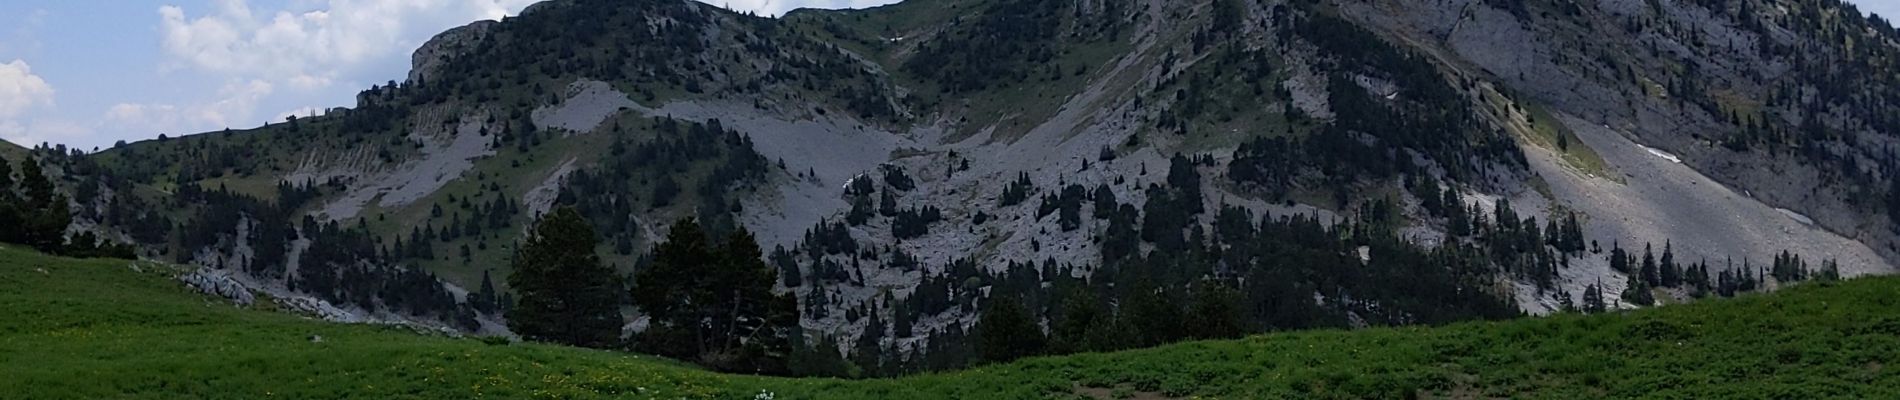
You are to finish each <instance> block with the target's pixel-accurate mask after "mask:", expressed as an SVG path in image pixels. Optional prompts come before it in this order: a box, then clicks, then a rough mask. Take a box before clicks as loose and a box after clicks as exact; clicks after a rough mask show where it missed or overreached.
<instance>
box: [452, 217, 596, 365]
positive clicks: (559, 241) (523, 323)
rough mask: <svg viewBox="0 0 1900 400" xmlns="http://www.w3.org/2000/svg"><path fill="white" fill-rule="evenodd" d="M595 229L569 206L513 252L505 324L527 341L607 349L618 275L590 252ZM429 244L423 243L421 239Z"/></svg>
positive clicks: (538, 225)
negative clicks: (511, 303) (510, 302)
mask: <svg viewBox="0 0 1900 400" xmlns="http://www.w3.org/2000/svg"><path fill="white" fill-rule="evenodd" d="M596 240H597V239H596V238H595V237H594V228H593V227H592V226H590V225H588V224H587V221H585V220H583V219H581V215H580V213H579V212H576V211H575V210H574V209H573V208H569V207H562V208H559V209H556V210H554V211H553V212H551V213H549V214H547V216H545V217H543V218H542V219H541V221H540V222H539V223H536V224H535V226H534V229H533V230H532V231H530V232H529V236H528V240H527V242H526V243H525V244H523V245H522V246H521V249H520V250H518V251H516V253H515V259H514V262H513V263H512V265H513V267H514V272H513V273H512V274H509V275H508V286H509V287H510V288H512V289H513V290H514V292H515V293H517V294H518V295H519V296H520V298H518V299H516V303H515V305H514V307H512V308H511V309H510V310H509V311H508V328H509V329H511V330H513V331H514V332H515V333H517V334H520V335H521V336H522V337H525V338H528V339H531V340H540V341H550V342H556V343H563V344H569V345H575V346H586V347H606V346H609V345H613V344H614V342H615V341H616V340H617V339H618V338H619V337H620V326H621V324H622V319H621V317H620V294H619V290H620V288H621V282H620V278H619V277H618V276H616V275H614V273H613V270H611V269H608V268H607V267H606V266H604V265H602V264H601V263H600V257H599V256H598V255H595V254H594V247H595V245H596V244H597V243H596ZM423 243H427V242H423Z"/></svg>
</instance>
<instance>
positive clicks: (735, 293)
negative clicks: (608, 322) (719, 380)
mask: <svg viewBox="0 0 1900 400" xmlns="http://www.w3.org/2000/svg"><path fill="white" fill-rule="evenodd" d="M635 283H636V286H635V288H634V291H633V302H634V305H635V306H638V307H639V308H640V311H641V312H643V313H646V314H647V315H648V316H650V317H651V318H652V319H651V321H652V322H651V323H650V324H649V325H648V328H647V330H646V332H643V333H641V335H640V338H639V345H640V346H641V347H642V348H644V349H645V350H646V351H648V352H652V353H656V354H660V355H665V356H669V357H675V358H680V359H687V360H693V361H695V362H698V363H700V364H702V365H705V366H707V367H711V368H714V369H718V370H722V371H744V372H752V373H769V374H782V373H784V372H785V371H786V368H787V364H786V358H787V357H789V356H790V354H791V352H792V344H791V341H792V336H794V335H795V334H796V332H795V330H796V329H797V327H798V316H797V307H798V303H797V300H796V299H794V298H793V297H792V296H791V295H790V294H789V293H788V294H777V293H773V292H772V288H773V285H775V284H777V283H779V282H778V271H776V270H775V269H774V268H772V267H768V266H766V264H765V261H764V254H762V252H761V251H759V245H758V242H757V240H756V239H755V238H754V237H753V236H752V233H751V232H748V231H746V230H745V229H744V228H739V229H735V230H734V231H733V232H732V234H731V236H729V237H728V238H726V240H725V241H724V242H723V243H713V242H712V240H710V238H708V237H706V233H705V231H704V230H703V229H702V228H701V227H700V225H699V222H698V221H696V220H694V219H691V218H688V219H685V220H682V221H680V222H677V223H674V224H673V227H672V228H671V229H670V230H669V231H668V232H667V237H666V242H664V243H661V244H659V245H658V246H655V247H654V250H653V265H651V266H648V267H647V268H645V269H642V270H641V271H640V272H639V273H638V274H637V275H635Z"/></svg>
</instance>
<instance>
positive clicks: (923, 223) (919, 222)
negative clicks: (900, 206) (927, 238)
mask: <svg viewBox="0 0 1900 400" xmlns="http://www.w3.org/2000/svg"><path fill="white" fill-rule="evenodd" d="M942 220H943V211H941V210H938V209H937V207H936V206H924V208H911V209H905V210H903V211H898V212H897V214H896V215H895V216H894V217H892V218H891V235H892V236H894V237H896V238H897V239H898V240H905V239H915V238H918V237H922V236H924V235H925V234H929V233H930V224H933V223H936V222H937V221H942Z"/></svg>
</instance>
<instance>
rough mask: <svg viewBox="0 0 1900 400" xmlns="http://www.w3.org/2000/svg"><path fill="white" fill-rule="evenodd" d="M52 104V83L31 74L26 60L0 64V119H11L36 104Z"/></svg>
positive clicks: (31, 68)
mask: <svg viewBox="0 0 1900 400" xmlns="http://www.w3.org/2000/svg"><path fill="white" fill-rule="evenodd" d="M51 105H53V85H48V84H46V80H45V79H40V77H39V75H34V74H33V67H32V66H30V65H27V64H26V61H21V60H13V62H10V63H6V64H0V120H5V119H11V118H13V117H18V116H20V114H22V113H25V112H26V111H27V110H28V109H31V108H33V107H36V106H51Z"/></svg>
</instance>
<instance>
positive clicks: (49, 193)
mask: <svg viewBox="0 0 1900 400" xmlns="http://www.w3.org/2000/svg"><path fill="white" fill-rule="evenodd" d="M19 166H20V179H19V181H18V182H17V184H16V181H14V179H13V168H12V166H11V165H10V164H8V161H7V160H6V159H4V158H0V227H4V228H0V242H5V243H19V244H24V245H27V246H31V247H33V248H35V249H39V250H40V251H45V252H49V253H54V254H60V255H65V256H70V257H112V258H137V257H138V254H137V253H136V251H135V250H134V249H133V248H132V247H131V246H130V245H122V244H115V243H109V242H104V241H101V240H99V238H98V237H97V236H95V235H94V234H93V233H92V232H79V233H76V234H74V235H72V237H70V238H68V237H67V235H66V228H67V226H69V225H72V222H73V215H72V206H71V204H70V203H69V202H68V199H67V197H66V196H65V195H63V194H60V193H59V192H57V191H55V190H54V186H53V182H52V180H51V179H49V178H47V176H46V172H45V170H44V169H42V168H41V167H40V162H39V160H36V159H33V158H31V157H28V158H27V159H23V160H20V163H19ZM94 183H95V184H96V182H94ZM86 187H91V186H86Z"/></svg>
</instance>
